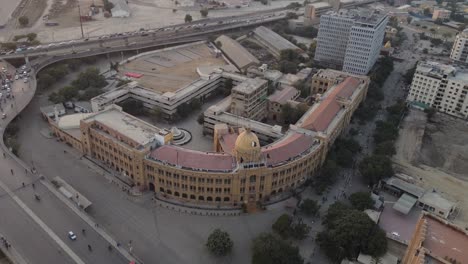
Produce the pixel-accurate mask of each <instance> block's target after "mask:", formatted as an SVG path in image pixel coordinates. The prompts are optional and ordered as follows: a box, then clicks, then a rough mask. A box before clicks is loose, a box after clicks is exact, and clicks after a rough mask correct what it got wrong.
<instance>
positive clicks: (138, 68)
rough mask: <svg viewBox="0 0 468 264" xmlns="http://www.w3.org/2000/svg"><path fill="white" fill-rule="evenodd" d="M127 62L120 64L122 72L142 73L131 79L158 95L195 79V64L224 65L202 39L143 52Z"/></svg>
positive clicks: (197, 65)
mask: <svg viewBox="0 0 468 264" xmlns="http://www.w3.org/2000/svg"><path fill="white" fill-rule="evenodd" d="M127 61H128V62H127V63H124V64H122V65H120V69H119V71H120V72H121V73H122V75H127V74H129V73H130V74H137V75H142V76H141V77H140V78H134V80H135V81H137V82H138V85H139V86H141V87H144V88H146V89H149V90H152V91H155V92H158V93H161V94H163V93H165V92H175V91H177V90H178V89H181V88H182V87H184V86H187V85H189V84H191V83H192V82H194V81H196V80H197V79H199V78H200V76H199V74H198V73H197V68H198V67H203V66H223V65H226V64H227V63H226V61H225V60H224V59H223V57H222V56H219V55H218V54H217V53H216V51H215V49H214V48H213V47H211V46H210V45H208V44H206V43H203V42H197V43H194V44H186V45H181V46H177V47H172V48H167V49H163V50H158V51H153V52H146V53H143V54H140V55H137V56H135V57H132V58H130V59H128V60H127Z"/></svg>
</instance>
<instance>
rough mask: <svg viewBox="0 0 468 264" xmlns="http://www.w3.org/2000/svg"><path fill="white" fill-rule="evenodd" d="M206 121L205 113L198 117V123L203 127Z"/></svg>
mask: <svg viewBox="0 0 468 264" xmlns="http://www.w3.org/2000/svg"><path fill="white" fill-rule="evenodd" d="M204 121H205V115H203V113H200V114H199V115H198V117H197V123H198V124H200V125H203V122H204Z"/></svg>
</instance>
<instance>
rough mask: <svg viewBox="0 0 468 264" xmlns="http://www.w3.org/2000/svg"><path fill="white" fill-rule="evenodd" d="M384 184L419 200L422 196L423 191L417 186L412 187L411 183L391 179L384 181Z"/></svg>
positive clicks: (394, 178)
mask: <svg viewBox="0 0 468 264" xmlns="http://www.w3.org/2000/svg"><path fill="white" fill-rule="evenodd" d="M384 182H385V184H387V185H390V186H392V187H395V188H398V189H400V190H402V191H404V192H406V193H408V194H411V195H413V196H416V197H417V198H420V197H422V196H423V194H424V192H425V190H424V189H423V188H421V187H419V186H417V185H414V184H412V183H409V182H406V181H403V180H401V179H398V178H396V177H391V178H388V179H385V180H384Z"/></svg>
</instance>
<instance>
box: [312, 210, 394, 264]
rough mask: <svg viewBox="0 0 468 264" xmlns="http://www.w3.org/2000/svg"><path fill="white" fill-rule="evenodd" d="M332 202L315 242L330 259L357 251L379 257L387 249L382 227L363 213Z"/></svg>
mask: <svg viewBox="0 0 468 264" xmlns="http://www.w3.org/2000/svg"><path fill="white" fill-rule="evenodd" d="M335 204H336V205H332V206H331V207H330V209H329V213H328V214H327V216H326V219H327V221H328V223H327V229H326V230H325V231H322V232H320V233H319V234H318V235H317V242H318V244H319V245H320V247H321V248H322V249H323V250H324V252H325V254H326V255H327V256H328V257H329V258H330V259H331V260H332V261H333V262H340V261H341V260H342V259H343V258H345V257H346V258H349V259H354V258H357V256H358V255H359V253H360V252H362V253H364V254H369V255H372V256H373V257H378V256H381V255H383V254H384V253H385V252H386V251H387V243H386V240H385V239H384V241H381V238H382V237H381V235H382V232H383V231H382V230H381V229H380V227H379V226H378V225H377V224H376V223H374V222H373V221H372V220H371V219H370V218H369V216H368V215H367V214H366V213H364V212H361V211H358V210H355V209H349V208H348V207H347V206H345V205H343V204H341V203H335ZM330 214H331V215H330ZM384 237H385V233H384ZM376 242H378V244H377V243H376Z"/></svg>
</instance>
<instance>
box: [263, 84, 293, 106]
mask: <svg viewBox="0 0 468 264" xmlns="http://www.w3.org/2000/svg"><path fill="white" fill-rule="evenodd" d="M282 87H283V89H281V90H275V92H274V93H273V94H272V95H270V96H268V101H270V102H275V103H278V104H281V105H283V104H285V103H287V102H288V101H289V100H294V99H296V98H297V97H298V96H299V91H298V90H297V89H296V88H294V87H293V86H289V85H284V86H282Z"/></svg>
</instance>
